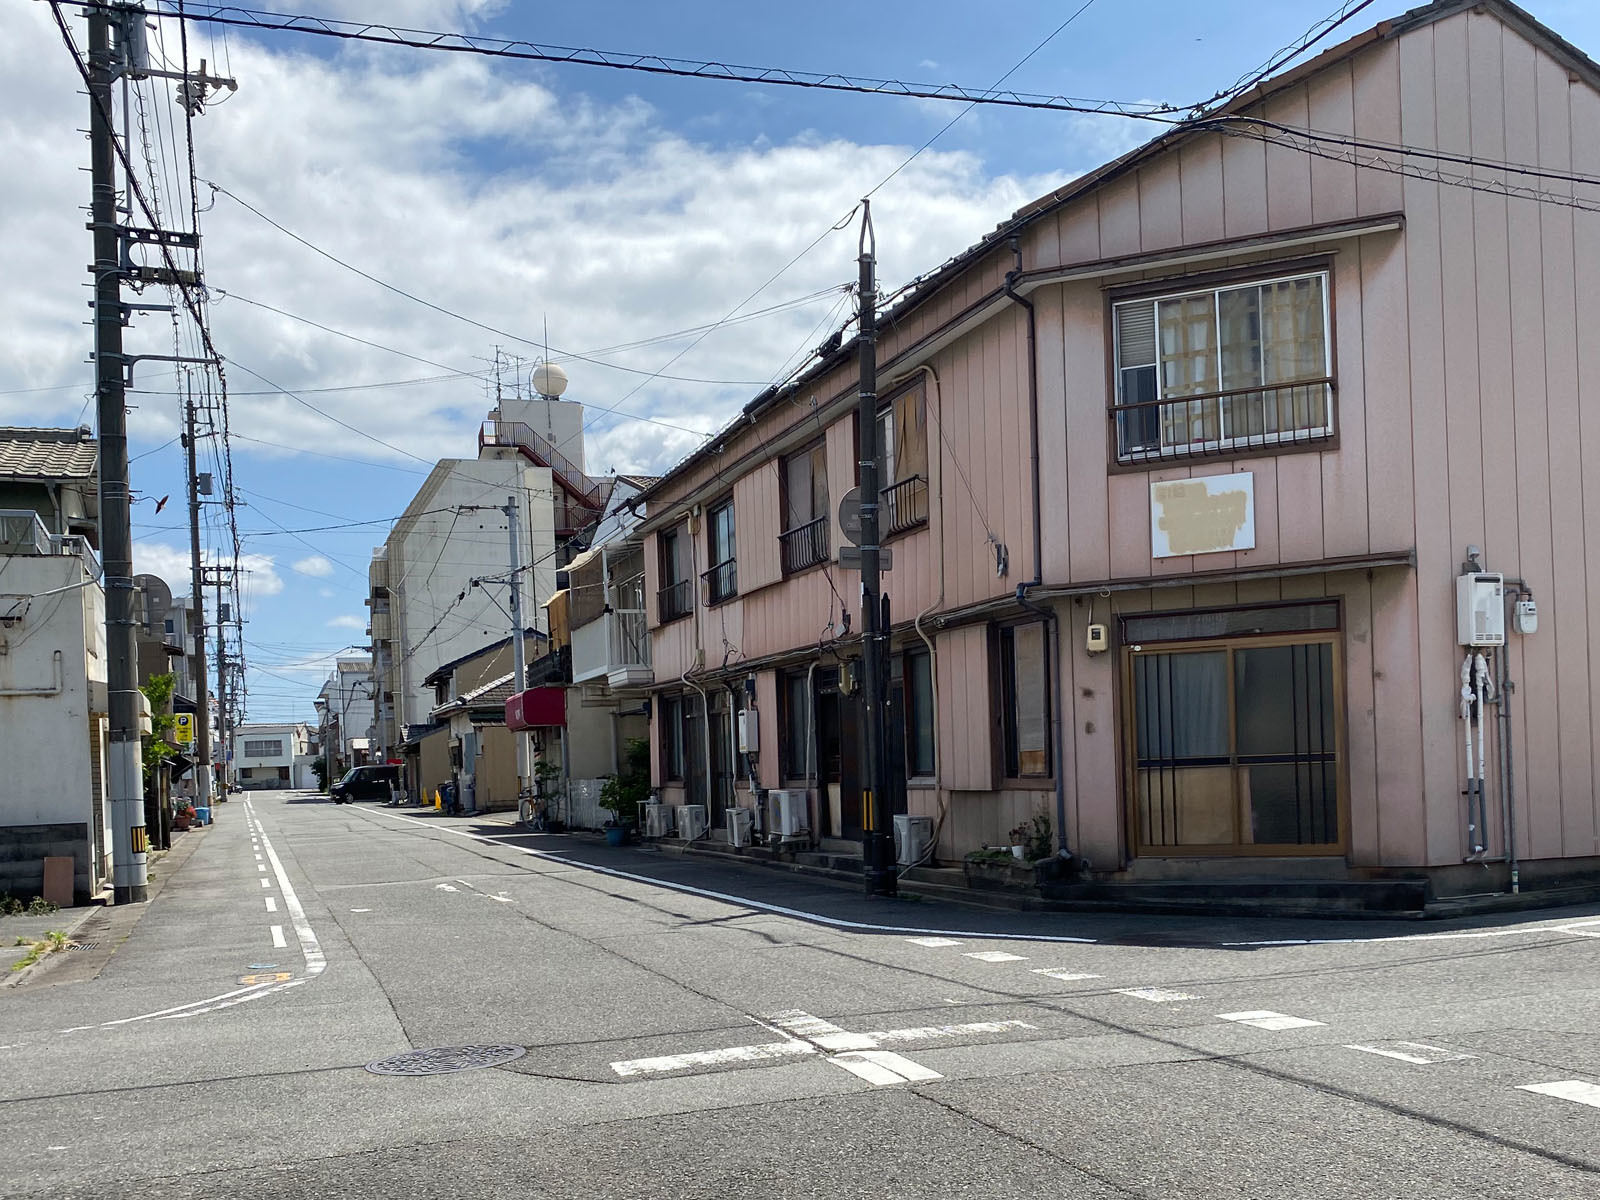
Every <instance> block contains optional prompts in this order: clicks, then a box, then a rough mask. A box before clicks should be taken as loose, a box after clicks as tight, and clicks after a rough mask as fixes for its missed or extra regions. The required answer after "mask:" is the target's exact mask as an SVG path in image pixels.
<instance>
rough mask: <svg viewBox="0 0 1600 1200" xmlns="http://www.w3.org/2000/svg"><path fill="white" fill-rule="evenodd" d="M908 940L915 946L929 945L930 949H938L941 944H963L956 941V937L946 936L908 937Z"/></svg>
mask: <svg viewBox="0 0 1600 1200" xmlns="http://www.w3.org/2000/svg"><path fill="white" fill-rule="evenodd" d="M906 941H908V942H910V943H911V944H912V945H913V946H927V947H929V948H930V949H938V948H939V947H941V946H959V945H961V943H960V942H958V941H956V939H955V938H944V937H915V938H907V939H906Z"/></svg>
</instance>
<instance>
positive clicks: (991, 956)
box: [961, 950, 1027, 963]
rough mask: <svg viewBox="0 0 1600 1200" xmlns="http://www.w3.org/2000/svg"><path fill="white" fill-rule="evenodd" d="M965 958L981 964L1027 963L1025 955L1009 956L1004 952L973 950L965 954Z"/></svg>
mask: <svg viewBox="0 0 1600 1200" xmlns="http://www.w3.org/2000/svg"><path fill="white" fill-rule="evenodd" d="M961 957H963V958H975V959H977V960H978V961H979V962H987V963H997V962H1026V961H1027V956H1026V955H1024V954H1007V953H1006V952H1005V951H1004V950H971V951H968V952H967V953H966V954H963V955H962V956H961Z"/></svg>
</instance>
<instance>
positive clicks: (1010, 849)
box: [962, 813, 1058, 889]
mask: <svg viewBox="0 0 1600 1200" xmlns="http://www.w3.org/2000/svg"><path fill="white" fill-rule="evenodd" d="M1051 832H1052V831H1051V824H1050V818H1049V816H1048V815H1047V814H1045V813H1037V814H1035V815H1034V817H1033V818H1032V820H1030V821H1024V822H1022V823H1021V824H1020V825H1018V826H1017V827H1016V828H1015V829H1012V830H1011V831H1010V833H1009V835H1008V838H1009V840H1008V841H1007V843H1006V845H1004V846H985V847H984V848H983V849H982V850H974V851H972V853H970V854H968V855H967V856H966V857H965V859H964V860H963V862H962V868H963V870H964V872H965V874H966V877H967V886H968V887H971V888H979V889H985V888H987V889H1015V888H1032V887H1036V886H1037V885H1039V884H1041V883H1045V882H1048V881H1049V880H1051V879H1053V878H1055V876H1056V871H1057V866H1058V864H1057V862H1056V860H1055V858H1054V853H1053V850H1052V847H1053V845H1054V841H1053V839H1052V837H1051Z"/></svg>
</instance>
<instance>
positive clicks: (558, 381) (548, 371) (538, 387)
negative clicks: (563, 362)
mask: <svg viewBox="0 0 1600 1200" xmlns="http://www.w3.org/2000/svg"><path fill="white" fill-rule="evenodd" d="M529 382H531V383H532V384H533V390H534V391H536V392H538V393H539V395H541V396H543V397H544V398H545V399H546V400H555V399H558V398H559V397H560V395H561V393H562V392H564V391H566V390H567V373H566V372H565V371H563V370H562V369H561V368H560V367H558V366H556V364H555V363H551V362H542V363H540V364H539V365H538V366H536V367H535V368H534V369H533V375H532V376H531V377H530V379H529Z"/></svg>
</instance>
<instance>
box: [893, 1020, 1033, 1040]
mask: <svg viewBox="0 0 1600 1200" xmlns="http://www.w3.org/2000/svg"><path fill="white" fill-rule="evenodd" d="M1037 1028H1038V1026H1037V1025H1029V1024H1028V1023H1027V1022H1026V1021H968V1022H966V1023H965V1024H963V1025H919V1026H917V1027H916V1028H915V1029H880V1030H878V1031H877V1032H876V1033H867V1034H863V1035H862V1036H863V1037H866V1038H870V1039H872V1041H873V1042H921V1041H931V1040H933V1039H935V1038H946V1037H961V1036H963V1035H965V1034H969V1033H1005V1032H1006V1031H1007V1030H1011V1029H1037Z"/></svg>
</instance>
